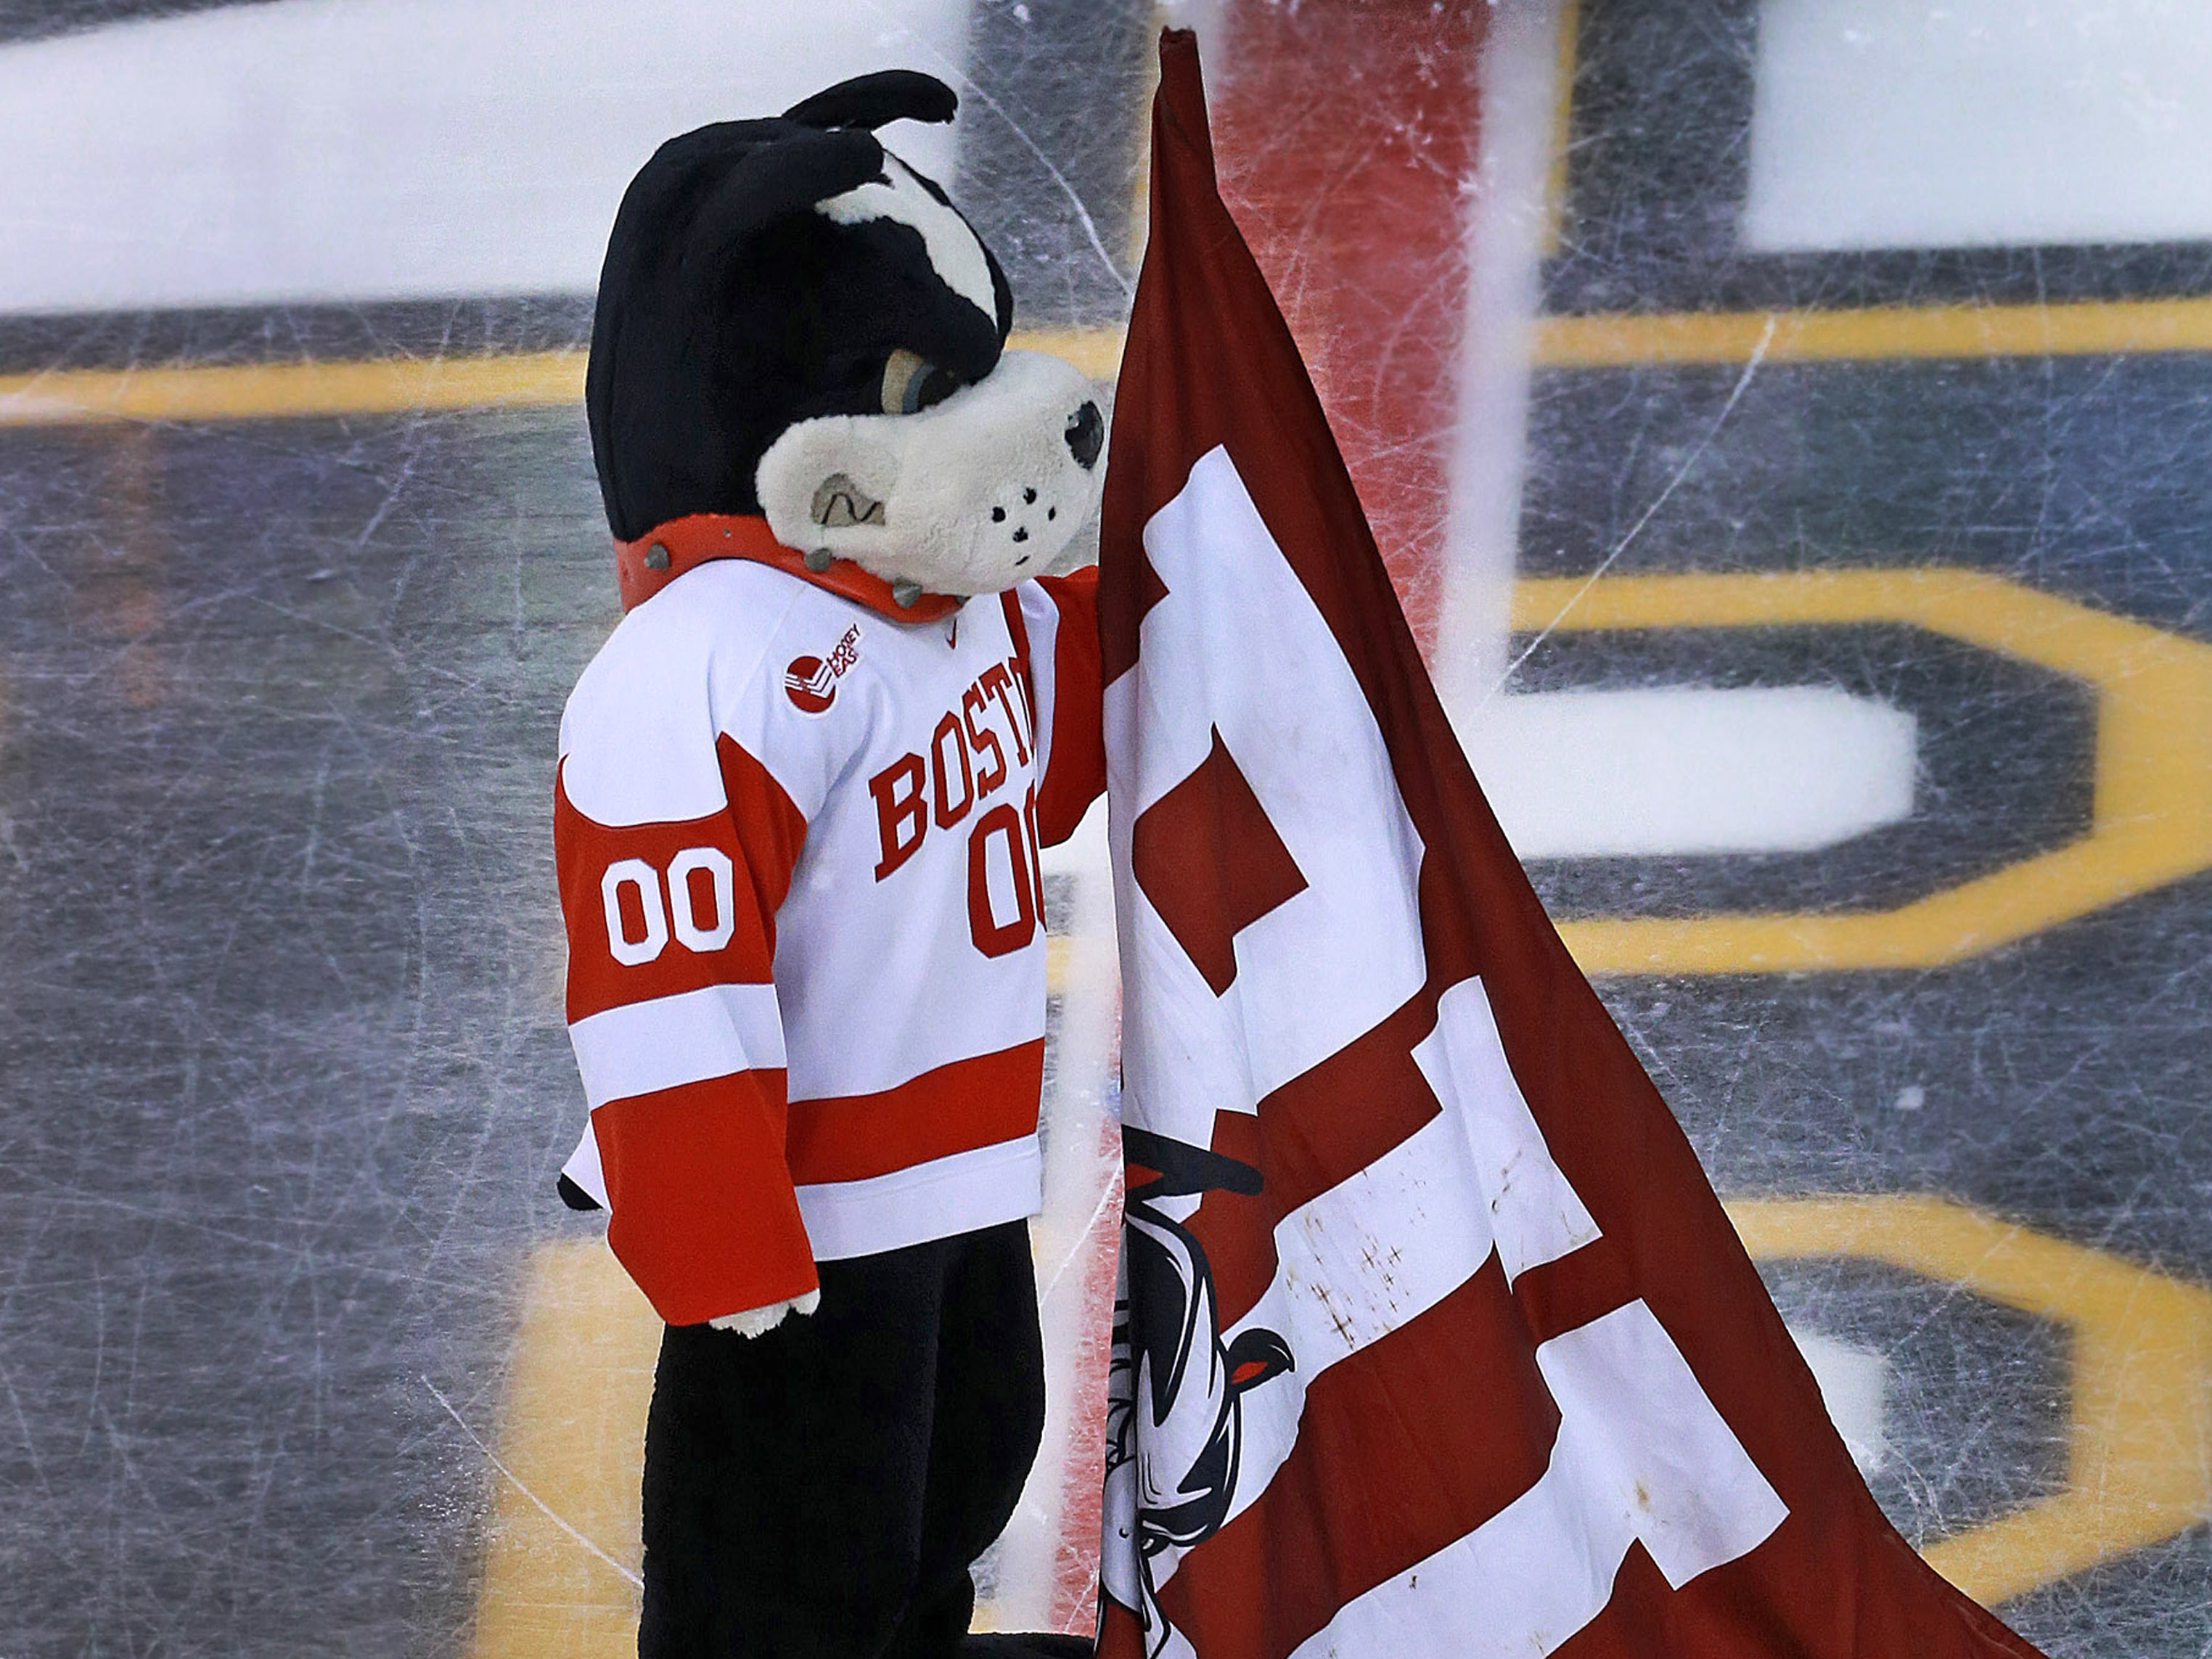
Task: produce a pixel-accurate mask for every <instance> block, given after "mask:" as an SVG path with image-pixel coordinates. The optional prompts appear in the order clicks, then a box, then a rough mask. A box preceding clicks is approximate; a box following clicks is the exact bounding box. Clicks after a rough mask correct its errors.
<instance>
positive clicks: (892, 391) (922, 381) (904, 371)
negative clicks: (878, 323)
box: [884, 346, 968, 415]
mask: <svg viewBox="0 0 2212 1659" xmlns="http://www.w3.org/2000/svg"><path fill="white" fill-rule="evenodd" d="M967 384H968V382H967V381H965V380H962V379H961V378H960V377H959V376H958V375H957V374H954V373H953V372H952V371H951V369H949V368H939V367H938V366H937V365H936V364H935V363H933V362H930V361H929V360H928V359H927V358H926V357H923V356H921V355H920V354H918V353H916V352H912V351H908V349H906V348H905V347H904V346H901V347H900V348H899V349H897V350H896V351H894V352H892V353H891V355H890V356H889V357H887V358H885V359H884V414H886V415H911V414H913V413H914V412H915V410H922V409H927V408H928V407H929V406H930V405H931V404H941V403H943V402H944V401H945V399H946V398H950V397H951V395H952V394H953V393H954V392H957V391H959V390H960V388H961V387H962V386H966V385H967Z"/></svg>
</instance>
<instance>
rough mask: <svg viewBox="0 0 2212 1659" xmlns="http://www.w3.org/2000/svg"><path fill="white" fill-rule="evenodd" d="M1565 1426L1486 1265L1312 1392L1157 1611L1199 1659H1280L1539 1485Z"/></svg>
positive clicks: (1501, 1283)
mask: <svg viewBox="0 0 2212 1659" xmlns="http://www.w3.org/2000/svg"><path fill="white" fill-rule="evenodd" d="M1558 1429H1559V1408H1558V1407H1555V1406H1554V1405H1553V1403H1552V1397H1551V1395H1550V1394H1549V1393H1547V1391H1546V1389H1545V1387H1544V1380H1543V1377H1542V1376H1541V1375H1540V1374H1539V1373H1538V1371H1537V1370H1536V1364H1535V1355H1534V1349H1533V1348H1532V1347H1531V1346H1530V1345H1529V1342H1528V1332H1527V1331H1526V1329H1525V1328H1523V1326H1522V1319H1521V1310H1520V1309H1519V1307H1518V1306H1517V1305H1516V1304H1515V1302H1514V1300H1513V1297H1512V1293H1511V1292H1510V1291H1508V1290H1507V1289H1506V1288H1505V1274H1504V1271H1503V1270H1502V1269H1501V1268H1500V1267H1498V1258H1497V1257H1496V1256H1495V1255H1493V1256H1492V1257H1491V1258H1490V1260H1489V1261H1487V1262H1486V1264H1485V1265H1484V1266H1483V1267H1482V1270H1481V1271H1480V1272H1479V1273H1476V1274H1475V1275H1474V1278H1472V1279H1468V1281H1467V1283H1466V1284H1464V1285H1462V1286H1461V1287H1460V1288H1459V1289H1458V1290H1456V1291H1453V1292H1452V1293H1451V1295H1449V1296H1448V1297H1445V1298H1444V1299H1443V1301H1442V1302H1439V1303H1438V1304H1437V1305H1436V1306H1435V1307H1433V1308H1431V1309H1430V1310H1428V1311H1427V1312H1426V1313H1425V1314H1423V1315H1422V1316H1420V1317H1419V1318H1418V1319H1415V1320H1413V1322H1411V1323H1409V1324H1407V1325H1404V1326H1402V1327H1401V1328H1399V1329H1397V1330H1395V1331H1393V1332H1392V1333H1391V1334H1389V1335H1388V1336H1386V1337H1384V1338H1383V1340H1381V1341H1379V1342H1376V1343H1374V1344H1372V1345H1370V1346H1368V1347H1365V1348H1363V1349H1361V1350H1360V1351H1359V1352H1358V1353H1356V1354H1353V1355H1352V1357H1351V1358H1348V1359H1345V1360H1341V1361H1340V1362H1339V1363H1338V1364H1334V1365H1333V1366H1331V1367H1330V1368H1329V1369H1328V1370H1326V1371H1324V1372H1322V1375H1321V1376H1318V1377H1316V1379H1315V1380H1314V1383H1313V1386H1312V1387H1311V1388H1310V1389H1308V1390H1307V1391H1306V1398H1305V1410H1304V1415H1303V1417H1302V1418H1301V1419H1300V1423H1299V1429H1298V1440H1297V1447H1296V1449H1294V1450H1293V1451H1292V1452H1291V1455H1290V1458H1289V1460H1288V1461H1287V1462H1285V1463H1284V1464H1283V1466H1282V1468H1279V1469H1278V1470H1277V1471H1276V1473H1275V1476H1274V1479H1273V1480H1271V1481H1270V1482H1269V1483H1268V1485H1267V1490H1266V1491H1265V1492H1262V1493H1261V1495H1260V1497H1259V1498H1258V1499H1257V1500H1256V1501H1255V1503H1253V1504H1252V1505H1251V1506H1250V1507H1249V1509H1247V1510H1245V1511H1244V1512H1243V1514H1242V1515H1240V1516H1237V1518H1236V1519H1235V1520H1233V1521H1231V1522H1230V1523H1229V1524H1228V1525H1227V1526H1225V1527H1224V1528H1222V1529H1221V1530H1220V1531H1219V1532H1218V1533H1216V1534H1214V1535H1213V1536H1212V1538H1209V1539H1207V1540H1206V1541H1205V1542H1204V1543H1202V1544H1200V1545H1199V1546H1197V1547H1195V1548H1194V1549H1193V1550H1192V1551H1191V1553H1189V1554H1188V1556H1186V1557H1185V1558H1184V1559H1183V1562H1182V1568H1181V1570H1180V1571H1178V1572H1177V1573H1176V1576H1175V1577H1172V1578H1170V1580H1169V1581H1168V1582H1167V1583H1166V1584H1165V1585H1164V1586H1163V1587H1162V1589H1161V1591H1160V1604H1161V1606H1162V1607H1163V1608H1164V1610H1165V1611H1166V1613H1167V1615H1168V1618H1169V1620H1170V1621H1171V1622H1172V1623H1173V1624H1174V1625H1175V1626H1176V1628H1177V1629H1178V1630H1180V1631H1182V1632H1183V1633H1184V1634H1185V1635H1187V1636H1188V1637H1189V1638H1191V1641H1192V1644H1193V1645H1194V1646H1195V1647H1196V1649H1197V1650H1198V1651H1199V1652H1200V1653H1201V1654H1203V1655H1205V1656H1206V1659H1284V1656H1285V1655H1287V1654H1289V1653H1290V1652H1291V1650H1293V1649H1295V1648H1296V1647H1297V1644H1299V1643H1301V1642H1303V1641H1304V1640H1305V1638H1307V1637H1309V1636H1311V1635H1312V1634H1313V1633H1314V1632H1316V1631H1318V1630H1321V1629H1322V1628H1323V1627H1324V1626H1327V1625H1328V1621H1329V1620H1330V1619H1331V1618H1333V1617H1334V1615H1335V1613H1336V1610H1337V1609H1338V1608H1339V1607H1342V1606H1343V1605H1344V1604H1345V1603H1346V1601H1350V1600H1351V1599H1352V1597H1354V1596H1356V1595H1362V1594H1364V1592H1366V1591H1367V1590H1370V1589H1373V1588H1374V1587H1375V1586H1376V1585H1377V1584H1380V1583H1385V1582H1386V1581H1388V1580H1389V1579H1390V1578H1393V1577H1396V1576H1397V1575H1398V1574H1399V1573H1401V1572H1403V1571H1407V1569H1408V1568H1410V1567H1413V1566H1417V1565H1419V1564H1420V1563H1421V1562H1423V1561H1425V1560H1426V1559H1428V1558H1429V1557H1430V1556H1431V1555H1433V1554H1435V1553H1436V1552H1437V1551H1438V1550H1440V1549H1442V1548H1443V1547H1444V1546H1445V1545H1447V1544H1449V1543H1450V1542H1451V1541H1453V1540H1454V1539H1455V1538H1462V1537H1464V1536H1465V1535H1466V1534H1468V1533H1469V1532H1471V1531H1473V1530H1474V1528H1476V1527H1478V1526H1480V1524H1481V1523H1482V1522H1485V1521H1487V1520H1488V1519H1489V1518H1490V1517H1491V1516H1493V1515H1495V1514H1497V1513H1498V1510H1502V1509H1504V1507H1505V1505H1506V1504H1510V1503H1511V1502H1512V1501H1513V1499H1515V1498H1517V1497H1519V1496H1520V1495H1521V1494H1522V1492H1526V1491H1527V1490H1528V1488H1529V1487H1530V1486H1533V1485H1534V1484H1535V1482H1536V1480H1537V1478H1538V1477H1539V1476H1540V1475H1541V1474H1543V1472H1544V1468H1545V1466H1546V1465H1547V1463H1548V1462H1549V1461H1550V1459H1551V1455H1552V1442H1553V1437H1554V1436H1555V1435H1556V1433H1557V1432H1558ZM1262 1587H1264V1588H1262Z"/></svg>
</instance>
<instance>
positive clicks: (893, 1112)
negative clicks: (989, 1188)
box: [787, 1037, 1044, 1186]
mask: <svg viewBox="0 0 2212 1659" xmlns="http://www.w3.org/2000/svg"><path fill="white" fill-rule="evenodd" d="M1043 1084H1044V1040H1043V1039H1042V1037H1040V1038H1038V1039H1037V1040H1036V1042H1024V1043H1021V1044H1019V1045H1018V1046H1016V1047H1014V1048H1002V1049H1000V1051H999V1052H998V1053H997V1054H979V1055H977V1056H976V1057H975V1059H973V1060H954V1061H953V1062H952V1063H951V1065H949V1066H939V1067H938V1068H937V1069H936V1070H935V1071H933V1072H924V1073H922V1074H921V1076H920V1077H918V1078H915V1079H911V1080H909V1081H908V1082H905V1083H902V1084H900V1085H898V1086H897V1087H896V1088H892V1089H886V1090H884V1091H882V1092H881V1093H879V1094H872V1095H843V1096H837V1097H830V1098H826V1099H820V1100H794V1101H793V1102H792V1103H791V1109H790V1111H791V1129H790V1134H789V1137H788V1139H787V1150H788V1155H789V1158H790V1160H791V1176H792V1179H793V1181H795V1182H799V1184H800V1185H802V1186H811V1185H816V1184H819V1183H821V1182H834V1181H866V1180H868V1179H870V1178H871V1177H872V1176H882V1175H889V1174H890V1173H891V1172H892V1171H893V1170H906V1169H911V1168H913V1167H914V1166H915V1165H916V1164H927V1163H931V1162H933V1161H934V1160H935V1159H938V1158H949V1157H951V1156H952V1155H953V1154H954V1153H956V1152H973V1151H975V1149H976V1148H978V1147H980V1146H996V1145H998V1144H999V1143H1000V1142H1002V1141H1007V1140H1013V1139H1018V1138H1020V1137H1021V1136H1023V1135H1028V1134H1034V1133H1036V1127H1037V1100H1038V1096H1039V1092H1040V1091H1041V1090H1042V1087H1043Z"/></svg>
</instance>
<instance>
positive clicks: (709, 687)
mask: <svg viewBox="0 0 2212 1659" xmlns="http://www.w3.org/2000/svg"><path fill="white" fill-rule="evenodd" d="M817 600H829V603H830V604H831V605H836V601H835V600H832V599H829V595H826V594H822V593H820V592H818V591H817V590H816V589H815V588H813V587H812V586H810V585H809V584H807V583H805V582H803V581H800V580H798V579H797V578H796V577H794V576H791V575H787V574H785V573H784V572H782V571H780V570H776V569H774V568H771V567H769V566H767V565H763V564H757V563H754V562H750V561H745V560H739V559H724V560H717V561H715V562H713V563H711V564H705V565H702V566H700V567H699V568H697V569H695V570H691V571H689V572H687V573H685V574H684V576H683V577H682V579H681V580H677V581H674V582H671V583H670V584H669V585H668V586H666V587H665V588H663V589H662V590H661V591H660V592H659V593H657V594H655V595H654V596H653V598H652V599H648V600H647V601H646V602H645V603H644V604H643V605H639V606H638V607H637V608H636V609H635V611H631V612H630V613H629V615H628V616H626V617H623V619H622V622H621V623H620V624H619V625H617V628H616V629H615V631H614V632H613V634H612V635H610V636H609V637H608V639H607V642H606V643H605V645H603V646H601V647H599V653H598V654H597V655H596V656H594V657H593V658H592V661H591V663H590V665H588V666H587V667H586V669H585V670H584V671H583V674H582V676H581V677H580V678H578V680H577V682H576V687H575V690H574V691H572V692H570V693H569V696H568V707H567V708H566V710H565V711H564V712H563V714H562V719H561V777H562V787H563V789H564V790H565V792H566V793H567V794H568V800H569V802H570V804H571V805H574V807H575V808H576V810H577V811H580V812H581V813H583V814H584V816H585V817H588V818H591V819H592V820H593V821H594V822H597V823H606V824H629V823H654V822H671V821H684V820H689V819H692V818H698V817H705V816H706V815H707V814H708V813H709V812H712V811H716V810H717V809H718V808H720V806H721V805H722V804H723V787H722V778H721V771H720V761H719V757H718V754H717V750H716V743H717V739H718V738H720V737H721V736H722V735H724V734H725V733H727V732H731V731H732V728H738V729H744V728H749V727H751V726H756V725H757V723H758V714H759V710H758V709H757V708H755V707H754V705H757V704H760V703H762V702H763V701H764V700H765V698H766V697H767V696H769V695H770V694H771V693H775V694H780V693H781V683H782V678H783V669H784V664H783V656H784V655H787V654H789V653H788V652H785V651H783V649H782V647H784V646H785V645H786V643H787V635H789V636H791V637H794V638H795V637H797V636H798V635H800V634H801V633H807V634H810V635H811V633H818V632H820V631H822V629H821V626H820V619H816V618H813V617H811V614H810V613H811V611H813V610H815V609H816V608H817V607H816V605H815V603H814V602H815V601H817ZM810 621H812V622H815V623H816V626H814V627H813V628H811V629H808V628H807V626H806V624H807V623H809V622H810Z"/></svg>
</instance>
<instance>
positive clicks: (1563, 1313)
mask: <svg viewBox="0 0 2212 1659" xmlns="http://www.w3.org/2000/svg"><path fill="white" fill-rule="evenodd" d="M1513 1299H1514V1300H1515V1301H1516V1302H1518V1303H1519V1304H1521V1312H1522V1317H1524V1318H1525V1319H1526V1320H1527V1321H1528V1340H1530V1341H1531V1342H1534V1343H1544V1342H1549V1341H1550V1340H1552V1339H1553V1337H1555V1336H1564V1335H1565V1334H1566V1333H1568V1332H1569V1331H1571V1330H1576V1329H1578V1328H1581V1327H1583V1326H1584V1325H1587V1324H1589V1322H1590V1321H1592V1320H1593V1319H1597V1318H1601V1317H1602V1316H1604V1315H1606V1314H1609V1313H1611V1312H1612V1311H1613V1310H1614V1309H1615V1308H1620V1307H1624V1306H1626V1304H1629V1303H1631V1302H1633V1301H1635V1300H1636V1279H1635V1275H1634V1274H1632V1273H1630V1272H1629V1270H1628V1259H1627V1258H1626V1256H1624V1255H1621V1253H1620V1246H1619V1245H1618V1244H1616V1243H1613V1240H1611V1239H1610V1238H1602V1237H1601V1238H1597V1239H1594V1240H1592V1241H1591V1242H1590V1243H1588V1244H1585V1245H1583V1247H1582V1249H1579V1250H1576V1251H1574V1252H1573V1253H1572V1254H1571V1255H1563V1256H1561V1257H1560V1258H1559V1260H1558V1261H1547V1262H1544V1263H1543V1264H1542V1265H1541V1266H1539V1267H1530V1268H1528V1269H1527V1270H1526V1271H1525V1272H1523V1273H1522V1275H1521V1277H1520V1278H1518V1279H1515V1280H1514V1281H1513Z"/></svg>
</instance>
